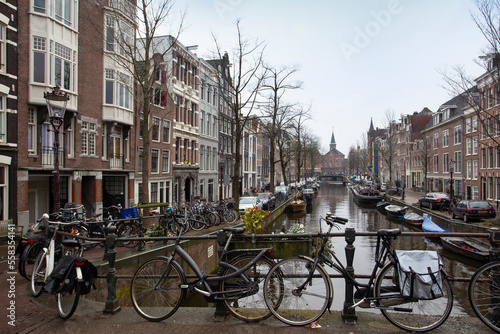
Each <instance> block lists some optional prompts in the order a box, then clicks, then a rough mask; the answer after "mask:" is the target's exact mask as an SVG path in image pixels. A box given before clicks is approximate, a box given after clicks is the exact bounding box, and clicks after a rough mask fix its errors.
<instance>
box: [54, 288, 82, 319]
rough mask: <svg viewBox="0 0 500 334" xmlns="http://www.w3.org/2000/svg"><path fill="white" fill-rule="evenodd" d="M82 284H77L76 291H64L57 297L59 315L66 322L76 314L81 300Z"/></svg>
mask: <svg viewBox="0 0 500 334" xmlns="http://www.w3.org/2000/svg"><path fill="white" fill-rule="evenodd" d="M80 289H81V283H76V285H75V289H74V290H71V291H62V292H59V293H58V294H57V295H56V302H57V313H58V314H59V316H60V317H61V318H63V319H64V320H66V319H69V318H70V317H71V316H72V315H73V313H75V310H76V307H77V306H78V300H79V299H80Z"/></svg>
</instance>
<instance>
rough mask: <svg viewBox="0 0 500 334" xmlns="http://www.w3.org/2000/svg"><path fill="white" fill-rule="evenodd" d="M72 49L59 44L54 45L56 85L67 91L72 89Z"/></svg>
mask: <svg viewBox="0 0 500 334" xmlns="http://www.w3.org/2000/svg"><path fill="white" fill-rule="evenodd" d="M72 67H73V66H72V61H71V49H70V48H67V47H65V46H62V45H61V44H59V43H55V44H54V84H55V86H59V87H62V88H64V89H67V90H72V87H71V81H70V79H71V72H72Z"/></svg>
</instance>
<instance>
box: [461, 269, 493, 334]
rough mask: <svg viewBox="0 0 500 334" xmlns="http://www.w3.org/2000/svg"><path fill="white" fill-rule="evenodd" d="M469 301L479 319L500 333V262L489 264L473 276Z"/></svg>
mask: <svg viewBox="0 0 500 334" xmlns="http://www.w3.org/2000/svg"><path fill="white" fill-rule="evenodd" d="M469 301H470V304H471V306H472V309H473V310H474V312H475V313H476V315H477V317H478V318H479V319H481V321H482V322H484V323H485V324H486V325H487V326H488V327H490V328H491V329H493V330H494V331H496V332H497V333H500V261H493V262H490V263H487V264H485V265H483V266H482V267H481V268H479V269H478V270H477V271H476V272H475V273H474V275H472V278H471V280H470V282H469Z"/></svg>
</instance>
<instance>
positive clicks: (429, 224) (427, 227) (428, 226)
mask: <svg viewBox="0 0 500 334" xmlns="http://www.w3.org/2000/svg"><path fill="white" fill-rule="evenodd" d="M422 230H424V232H429V233H443V232H451V231H450V230H448V229H445V228H442V227H441V226H439V225H438V224H436V223H435V222H433V221H432V220H431V219H430V218H429V217H424V221H423V223H422Z"/></svg>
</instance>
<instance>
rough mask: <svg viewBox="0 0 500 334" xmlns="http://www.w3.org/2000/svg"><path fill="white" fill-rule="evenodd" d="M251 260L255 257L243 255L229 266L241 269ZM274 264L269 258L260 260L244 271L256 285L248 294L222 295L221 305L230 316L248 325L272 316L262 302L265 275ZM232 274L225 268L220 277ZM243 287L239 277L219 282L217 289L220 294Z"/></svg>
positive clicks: (241, 279)
mask: <svg viewBox="0 0 500 334" xmlns="http://www.w3.org/2000/svg"><path fill="white" fill-rule="evenodd" d="M253 259H255V255H252V254H244V255H241V256H238V257H236V258H235V259H233V260H231V262H230V264H231V265H233V266H235V267H237V268H242V267H244V266H245V265H247V264H248V263H249V262H250V261H252V260H253ZM275 264H276V262H274V261H273V260H272V259H270V258H267V257H262V258H260V259H259V260H258V261H257V262H256V263H255V265H253V266H251V267H250V268H248V269H247V270H246V271H245V275H246V276H247V277H248V278H249V279H250V280H251V282H253V283H256V285H255V286H254V287H253V289H254V290H253V291H251V292H249V293H242V292H241V291H237V292H233V293H231V292H228V293H226V294H223V295H222V297H223V298H226V299H224V300H223V303H224V306H225V307H226V309H227V310H228V312H229V313H230V314H232V315H233V316H234V317H235V318H237V319H240V320H243V321H245V322H249V323H253V322H259V321H262V320H265V319H267V318H269V317H270V316H271V315H272V313H271V311H270V310H269V308H268V307H267V305H266V301H265V300H264V293H263V289H264V281H265V279H266V277H267V274H268V273H269V271H270V270H271V268H272V267H274V265H275ZM232 272H233V270H231V269H230V268H225V269H224V270H223V271H222V276H225V275H229V274H231V273H232ZM276 275H277V272H276ZM275 278H276V279H279V277H278V276H275ZM245 285H246V283H245V281H244V279H243V276H242V275H240V276H236V277H233V278H230V279H227V280H224V281H221V282H220V284H219V289H220V291H221V292H224V291H231V290H233V291H234V290H235V289H236V290H237V289H240V288H242V287H245ZM281 290H282V288H281ZM274 307H276V306H274Z"/></svg>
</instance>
